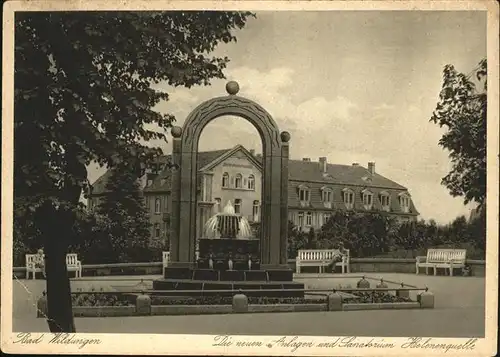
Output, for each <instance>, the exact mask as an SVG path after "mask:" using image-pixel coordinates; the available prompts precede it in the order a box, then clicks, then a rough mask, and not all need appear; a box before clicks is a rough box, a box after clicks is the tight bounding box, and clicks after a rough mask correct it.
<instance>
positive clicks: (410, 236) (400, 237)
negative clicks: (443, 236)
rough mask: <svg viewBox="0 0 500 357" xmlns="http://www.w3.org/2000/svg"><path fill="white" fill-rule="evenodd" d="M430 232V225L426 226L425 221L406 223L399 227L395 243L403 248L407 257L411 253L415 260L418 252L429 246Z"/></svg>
mask: <svg viewBox="0 0 500 357" xmlns="http://www.w3.org/2000/svg"><path fill="white" fill-rule="evenodd" d="M431 229H432V228H431ZM428 231H429V229H428V225H426V223H425V221H424V220H420V221H418V222H404V223H403V224H401V225H400V226H399V229H398V232H397V234H396V240H395V243H396V245H398V246H399V247H401V248H403V249H404V250H405V251H406V254H407V255H408V253H410V252H411V257H412V258H413V257H414V256H415V251H416V250H418V249H420V248H422V247H425V246H426V245H427V244H426V243H427V239H428V238H427V236H426V233H427V232H428Z"/></svg>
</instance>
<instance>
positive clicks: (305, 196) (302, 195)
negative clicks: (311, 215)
mask: <svg viewBox="0 0 500 357" xmlns="http://www.w3.org/2000/svg"><path fill="white" fill-rule="evenodd" d="M309 199H310V191H309V188H308V187H305V186H299V201H300V204H301V205H302V206H305V205H307V204H309Z"/></svg>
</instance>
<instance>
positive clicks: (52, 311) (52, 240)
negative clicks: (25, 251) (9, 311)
mask: <svg viewBox="0 0 500 357" xmlns="http://www.w3.org/2000/svg"><path fill="white" fill-rule="evenodd" d="M46 238H47V239H46V240H45V241H46V245H45V271H46V274H47V305H48V306H47V307H48V319H47V323H48V325H49V329H50V332H68V333H74V332H76V330H75V323H74V320H73V309H72V303H71V287H70V282H69V278H68V270H67V267H66V253H67V242H66V241H65V240H64V238H63V237H61V235H60V233H59V234H58V235H53V236H51V237H50V236H49V237H46Z"/></svg>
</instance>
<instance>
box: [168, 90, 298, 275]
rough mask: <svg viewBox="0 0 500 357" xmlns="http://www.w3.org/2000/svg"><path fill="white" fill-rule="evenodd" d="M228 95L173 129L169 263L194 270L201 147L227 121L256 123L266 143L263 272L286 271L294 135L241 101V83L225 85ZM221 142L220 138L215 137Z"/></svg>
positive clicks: (197, 110)
mask: <svg viewBox="0 0 500 357" xmlns="http://www.w3.org/2000/svg"><path fill="white" fill-rule="evenodd" d="M226 91H227V93H228V95H226V96H223V97H216V98H212V99H210V100H207V101H206V102H204V103H202V104H200V105H199V106H198V107H197V108H195V109H194V110H193V111H192V112H191V114H190V115H189V116H188V117H187V120H186V122H185V124H184V126H183V128H180V127H174V128H172V136H173V154H172V161H173V164H174V165H175V167H176V169H175V170H174V172H173V176H172V193H171V196H172V214H171V225H170V227H171V237H170V263H169V267H172V268H176V267H178V268H194V266H195V247H196V238H197V237H196V215H197V171H198V165H197V158H198V155H197V154H198V143H199V139H200V135H201V133H202V131H203V129H204V127H205V126H206V125H207V124H208V123H209V122H210V121H212V120H214V119H216V118H218V117H221V116H224V115H232V116H238V117H241V118H243V119H246V120H248V121H249V122H250V123H252V124H253V125H254V126H255V128H256V129H257V131H258V132H259V134H260V137H261V140H262V149H263V153H262V168H263V173H262V184H263V188H262V199H261V202H262V204H261V206H262V208H261V236H260V263H261V269H263V270H286V269H289V267H288V264H287V229H288V157H289V140H290V134H289V133H288V132H286V131H284V132H280V131H279V129H278V126H277V125H276V122H275V121H274V119H273V118H272V117H271V115H270V114H269V113H268V112H267V111H266V110H265V109H264V108H263V107H261V106H260V105H259V104H257V103H255V102H253V101H251V100H249V99H246V98H243V97H240V96H238V95H237V93H238V91H239V85H238V83H236V82H234V81H231V82H228V83H227V85H226ZM214 140H217V138H214Z"/></svg>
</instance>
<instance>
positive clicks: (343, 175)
mask: <svg viewBox="0 0 500 357" xmlns="http://www.w3.org/2000/svg"><path fill="white" fill-rule="evenodd" d="M326 166H327V167H326V175H325V174H324V173H323V171H322V170H321V168H320V163H319V162H317V161H316V162H314V161H302V160H289V162H288V179H289V180H297V181H309V182H324V183H335V184H346V185H358V186H367V185H369V186H375V187H384V188H393V189H397V190H406V187H404V186H402V185H400V184H398V183H396V182H394V181H392V180H389V179H388V178H385V177H384V176H382V175H379V174H377V173H375V174H373V175H372V174H371V173H370V171H368V169H367V168H365V167H363V166H360V165H337V164H327V165H326Z"/></svg>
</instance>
